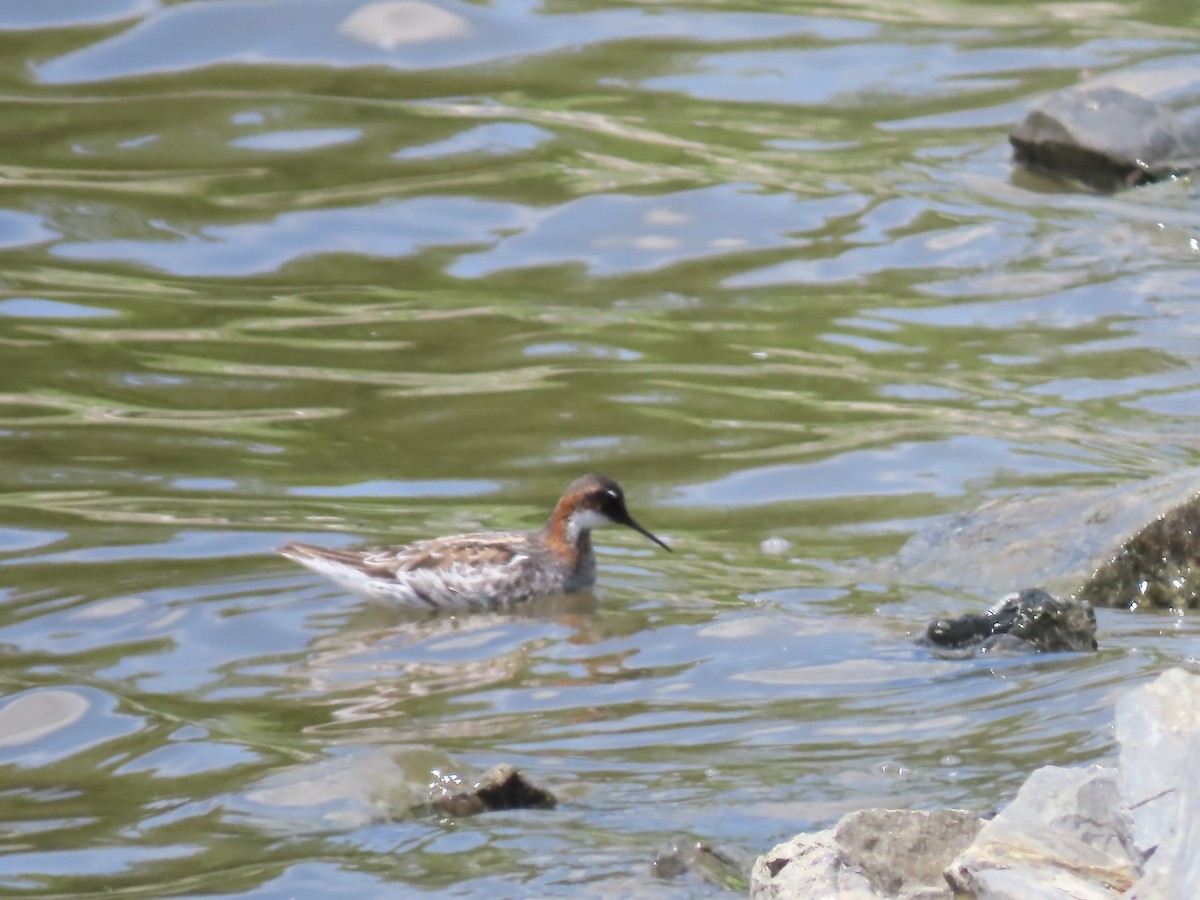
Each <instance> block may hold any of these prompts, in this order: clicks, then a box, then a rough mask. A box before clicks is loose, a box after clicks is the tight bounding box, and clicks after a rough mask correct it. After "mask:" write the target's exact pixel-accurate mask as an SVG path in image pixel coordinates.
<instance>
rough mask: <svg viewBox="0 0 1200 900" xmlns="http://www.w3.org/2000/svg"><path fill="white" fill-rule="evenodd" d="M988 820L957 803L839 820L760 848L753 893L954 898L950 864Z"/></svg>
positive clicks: (841, 899) (852, 899) (776, 897)
mask: <svg viewBox="0 0 1200 900" xmlns="http://www.w3.org/2000/svg"><path fill="white" fill-rule="evenodd" d="M982 824H983V820H982V819H981V818H979V816H977V815H975V814H974V813H970V812H965V811H963V810H957V809H944V810H935V811H933V812H909V811H907V810H900V809H874V810H863V811H861V812H855V813H850V814H849V815H846V816H843V817H842V819H841V821H840V822H838V824H837V826H836V827H835V828H833V829H831V830H828V831H820V832H817V833H816V834H811V835H797V836H796V837H794V838H792V840H790V841H788V842H786V843H783V844H780V845H779V846H777V847H776V848H775V849H774V850H772V851H771V852H770V853H768V854H766V855H764V856H760V857H759V858H758V860H757V861H756V862H755V864H754V868H753V869H752V870H751V872H750V896H751V897H752V898H763V900H767V898H771V900H784V898H813V900H818V898H822V900H823V898H830V900H834V898H837V900H857V898H874V897H894V898H900V900H933V898H941V897H944V898H951V897H952V896H953V894H951V892H950V890H949V888H948V886H947V884H946V881H945V879H944V878H943V877H942V869H943V867H944V865H945V861H946V859H948V858H949V857H950V856H951V855H952V854H953V853H955V852H956V851H957V850H960V849H965V848H966V846H967V845H968V844H970V842H971V840H972V838H974V836H975V834H976V832H978V831H979V828H980V826H981V825H982Z"/></svg>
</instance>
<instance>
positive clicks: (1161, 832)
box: [1116, 669, 1200, 855]
mask: <svg viewBox="0 0 1200 900" xmlns="http://www.w3.org/2000/svg"><path fill="white" fill-rule="evenodd" d="M1116 720H1117V729H1116V730H1117V740H1118V741H1119V742H1120V744H1121V757H1120V759H1121V763H1120V764H1121V782H1122V785H1123V788H1124V797H1125V802H1126V804H1127V805H1128V806H1129V808H1130V810H1131V811H1132V815H1133V838H1134V842H1135V843H1136V845H1137V847H1138V849H1139V850H1140V851H1141V852H1142V853H1143V854H1146V855H1149V854H1150V853H1152V852H1154V851H1155V848H1158V847H1163V846H1165V845H1167V844H1169V843H1170V842H1171V841H1172V839H1173V838H1174V836H1175V832H1176V831H1177V830H1178V827H1179V815H1178V812H1179V810H1180V808H1181V804H1182V803H1183V799H1184V792H1183V791H1182V790H1181V789H1180V788H1181V784H1180V778H1179V776H1180V773H1181V772H1185V771H1187V770H1188V769H1189V768H1192V767H1193V764H1194V762H1195V761H1196V760H1197V759H1200V757H1197V756H1193V755H1190V754H1191V753H1192V745H1193V744H1194V743H1195V740H1196V737H1197V735H1198V734H1200V678H1197V677H1196V676H1195V675H1189V674H1187V673H1186V672H1184V671H1183V670H1182V669H1171V670H1170V671H1168V672H1164V673H1163V674H1162V675H1160V676H1159V677H1158V679H1157V680H1156V681H1154V682H1152V683H1151V684H1148V685H1146V686H1145V687H1141V688H1138V689H1137V690H1135V691H1131V692H1130V693H1128V694H1126V695H1125V696H1124V697H1122V698H1121V699H1120V701H1119V702H1118V703H1117V714H1116ZM1197 809H1200V807H1197V806H1195V805H1191V806H1188V808H1187V811H1188V812H1189V813H1192V812H1194V811H1195V810H1197ZM1190 820H1191V816H1190V815H1189V817H1188V821H1189V823H1190Z"/></svg>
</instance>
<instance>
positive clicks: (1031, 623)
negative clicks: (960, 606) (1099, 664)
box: [923, 588, 1096, 655]
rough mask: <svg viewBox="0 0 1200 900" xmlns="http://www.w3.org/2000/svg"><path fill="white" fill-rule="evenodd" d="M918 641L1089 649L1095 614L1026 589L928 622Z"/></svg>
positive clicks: (977, 647)
mask: <svg viewBox="0 0 1200 900" xmlns="http://www.w3.org/2000/svg"><path fill="white" fill-rule="evenodd" d="M923 641H924V642H925V643H927V644H930V645H932V646H934V647H937V648H940V649H943V650H952V651H966V652H974V651H980V652H988V651H995V650H1002V651H1006V652H1041V653H1055V652H1060V651H1089V650H1095V649H1096V613H1095V611H1094V610H1093V609H1092V607H1091V606H1090V605H1089V604H1087V603H1085V602H1080V601H1078V600H1059V599H1057V598H1055V597H1052V596H1050V594H1048V593H1046V592H1045V591H1044V590H1042V589H1041V588H1026V589H1025V590H1023V591H1021V592H1020V593H1017V594H1010V595H1009V596H1007V597H1005V598H1004V599H1003V600H1002V601H1000V602H999V603H998V604H996V605H995V606H993V607H992V608H991V609H989V610H988V611H987V612H985V613H982V614H979V613H968V614H966V615H962V616H957V617H955V618H952V619H938V620H937V621H936V622H931V623H930V624H929V627H928V628H926V629H925V635H924V637H923ZM964 655H965V654H964Z"/></svg>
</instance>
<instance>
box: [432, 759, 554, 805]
mask: <svg viewBox="0 0 1200 900" xmlns="http://www.w3.org/2000/svg"><path fill="white" fill-rule="evenodd" d="M557 803H558V801H557V800H556V799H555V797H554V795H553V794H551V793H550V792H549V791H547V790H544V789H543V788H540V787H538V786H537V785H535V784H532V783H531V782H529V781H528V780H527V779H526V778H525V776H524V775H522V774H521V773H520V772H519V771H517V769H516V767H515V766H511V765H509V764H507V763H503V764H501V765H498V766H495V767H493V768H491V769H489V770H488V771H487V773H486V774H484V776H483V777H482V778H481V779H480V780H479V782H478V783H477V784H476V785H475V788H474V789H473V790H470V791H462V792H460V793H457V794H448V795H446V796H443V797H437V798H434V799H433V800H431V801H430V805H431V806H432V807H433V809H434V811H435V812H438V813H441V814H442V815H444V816H453V817H455V818H461V817H464V816H474V815H478V814H479V813H483V812H495V811H498V810H506V809H552V808H554V806H555V805H556V804H557Z"/></svg>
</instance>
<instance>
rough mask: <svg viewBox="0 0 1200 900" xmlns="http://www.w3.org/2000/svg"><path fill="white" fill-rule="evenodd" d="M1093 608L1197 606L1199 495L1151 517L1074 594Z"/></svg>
mask: <svg viewBox="0 0 1200 900" xmlns="http://www.w3.org/2000/svg"><path fill="white" fill-rule="evenodd" d="M1075 596H1076V597H1078V598H1079V599H1081V600H1087V601H1089V602H1091V603H1094V604H1096V605H1097V606H1117V607H1125V608H1127V609H1131V610H1133V609H1137V608H1138V607H1139V606H1149V607H1153V608H1156V609H1171V608H1173V609H1188V608H1191V607H1195V606H1200V496H1193V497H1192V498H1191V499H1190V500H1188V501H1187V502H1185V503H1181V504H1179V505H1178V506H1176V507H1175V508H1174V509H1171V510H1169V511H1168V512H1167V513H1165V514H1164V515H1160V516H1158V517H1157V518H1155V519H1153V520H1152V521H1151V522H1150V523H1149V524H1148V525H1145V526H1144V527H1143V528H1142V529H1141V530H1140V531H1139V532H1138V533H1137V534H1135V535H1134V536H1133V537H1131V538H1130V539H1129V540H1127V541H1126V542H1125V543H1124V544H1123V545H1122V547H1121V549H1120V550H1118V551H1117V553H1116V555H1115V556H1113V557H1112V558H1111V559H1110V560H1108V561H1107V562H1105V563H1103V564H1102V565H1101V566H1099V567H1098V568H1097V569H1096V571H1095V572H1094V573H1093V575H1092V577H1091V578H1089V579H1088V580H1087V582H1086V583H1085V584H1084V585H1083V586H1082V587H1081V588H1080V589H1079V590H1078V591H1077V592H1076V594H1075Z"/></svg>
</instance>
